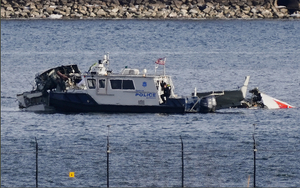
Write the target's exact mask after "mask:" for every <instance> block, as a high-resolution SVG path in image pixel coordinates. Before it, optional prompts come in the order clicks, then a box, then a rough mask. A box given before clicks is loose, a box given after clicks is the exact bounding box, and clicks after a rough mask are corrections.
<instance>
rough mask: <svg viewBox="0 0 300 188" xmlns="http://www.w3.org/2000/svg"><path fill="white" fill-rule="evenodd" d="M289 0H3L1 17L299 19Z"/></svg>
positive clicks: (296, 6) (299, 12)
mask: <svg viewBox="0 0 300 188" xmlns="http://www.w3.org/2000/svg"><path fill="white" fill-rule="evenodd" d="M287 1H288V0H285V1H282V2H285V3H286V2H287ZM290 1H293V3H290V4H285V5H281V4H282V3H281V1H280V0H160V1H157V0H75V1H73V0H2V1H1V18H2V19H9V18H15V19H24V18H25V19H28V18H62V19H85V18H95V19H104V18H109V19H110V18H125V19H150V18H153V19H167V18H170V19H190V18H194V19H205V18H208V19H228V18H242V19H252V18H253V19H258V18H267V19H273V18H280V19H300V11H299V0H290ZM295 1H296V3H295ZM278 2H279V3H281V4H278Z"/></svg>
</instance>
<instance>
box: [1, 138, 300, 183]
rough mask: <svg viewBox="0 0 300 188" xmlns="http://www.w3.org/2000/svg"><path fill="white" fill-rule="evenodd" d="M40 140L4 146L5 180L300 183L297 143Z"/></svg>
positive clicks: (21, 181)
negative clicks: (80, 142)
mask: <svg viewBox="0 0 300 188" xmlns="http://www.w3.org/2000/svg"><path fill="white" fill-rule="evenodd" d="M110 140H113V138H110ZM38 142H39V141H38V140H37V142H35V143H34V142H33V143H31V146H30V148H29V149H25V147H24V148H19V149H10V150H9V149H7V148H9V146H8V145H7V146H5V145H2V146H1V147H2V150H1V185H2V186H4V187H6V186H7V187H14V186H22V187H27V186H28V187H34V186H35V187H55V186H66V187H86V186H95V187H183V186H185V187H199V186H205V187H224V186H239V187H241V186H242V187H255V186H256V185H257V186H276V185H279V186H280V185H285V186H287V185H290V186H297V185H298V186H299V185H300V183H299V180H297V179H298V178H299V175H300V170H299V168H298V167H299V164H300V159H299V157H298V156H299V154H300V149H299V148H297V147H296V148H292V149H286V150H282V149H267V148H262V147H257V152H256V150H255V149H253V146H254V142H253V143H247V144H246V146H247V147H246V148H245V149H243V148H244V147H243V146H237V145H233V147H231V148H228V147H226V148H220V147H218V149H216V148H213V147H211V146H205V145H208V144H207V143H205V142H204V143H195V142H193V141H191V140H187V141H186V142H185V139H184V138H183V139H182V140H181V139H179V138H178V142H169V141H162V142H157V141H155V140H152V139H143V140H142V141H141V140H139V141H138V142H134V143H131V142H125V143H124V142H122V143H121V142H114V141H112V142H111V143H110V142H109V140H106V143H102V144H101V145H94V146H93V145H89V146H86V145H74V146H68V147H65V146H58V147H53V146H52V145H46V144H39V143H38ZM224 145H228V143H224ZM229 145H230V144H229ZM36 146H38V147H36ZM3 148H6V149H3ZM91 148H93V149H91ZM219 148H220V149H219ZM254 154H256V156H255V155H254ZM255 162H256V163H255ZM255 171H256V173H255ZM255 177H256V180H255ZM297 181H298V182H297Z"/></svg>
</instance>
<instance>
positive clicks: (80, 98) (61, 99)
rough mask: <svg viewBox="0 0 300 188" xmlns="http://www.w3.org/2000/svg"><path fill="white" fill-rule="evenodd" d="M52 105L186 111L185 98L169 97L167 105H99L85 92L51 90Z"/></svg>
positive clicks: (66, 108) (68, 109) (71, 109)
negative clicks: (54, 91) (55, 91)
mask: <svg viewBox="0 0 300 188" xmlns="http://www.w3.org/2000/svg"><path fill="white" fill-rule="evenodd" d="M50 106H53V107H54V108H55V109H56V110H57V111H60V112H110V113H185V100H184V99H169V101H168V102H167V104H166V105H155V106H146V105H99V104H98V103H97V102H96V101H95V100H94V99H93V98H92V97H91V96H89V95H88V94H85V93H53V92H50Z"/></svg>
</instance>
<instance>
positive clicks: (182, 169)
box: [180, 135, 184, 187]
mask: <svg viewBox="0 0 300 188" xmlns="http://www.w3.org/2000/svg"><path fill="white" fill-rule="evenodd" d="M180 140H181V187H184V160H183V142H182V138H181V135H180Z"/></svg>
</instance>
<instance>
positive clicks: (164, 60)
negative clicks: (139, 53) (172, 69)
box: [164, 57, 167, 76]
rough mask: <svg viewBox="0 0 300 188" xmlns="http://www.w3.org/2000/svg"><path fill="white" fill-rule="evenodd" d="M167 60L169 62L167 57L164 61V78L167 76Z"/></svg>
mask: <svg viewBox="0 0 300 188" xmlns="http://www.w3.org/2000/svg"><path fill="white" fill-rule="evenodd" d="M166 60H167V58H166V57H165V59H164V76H165V74H166Z"/></svg>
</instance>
